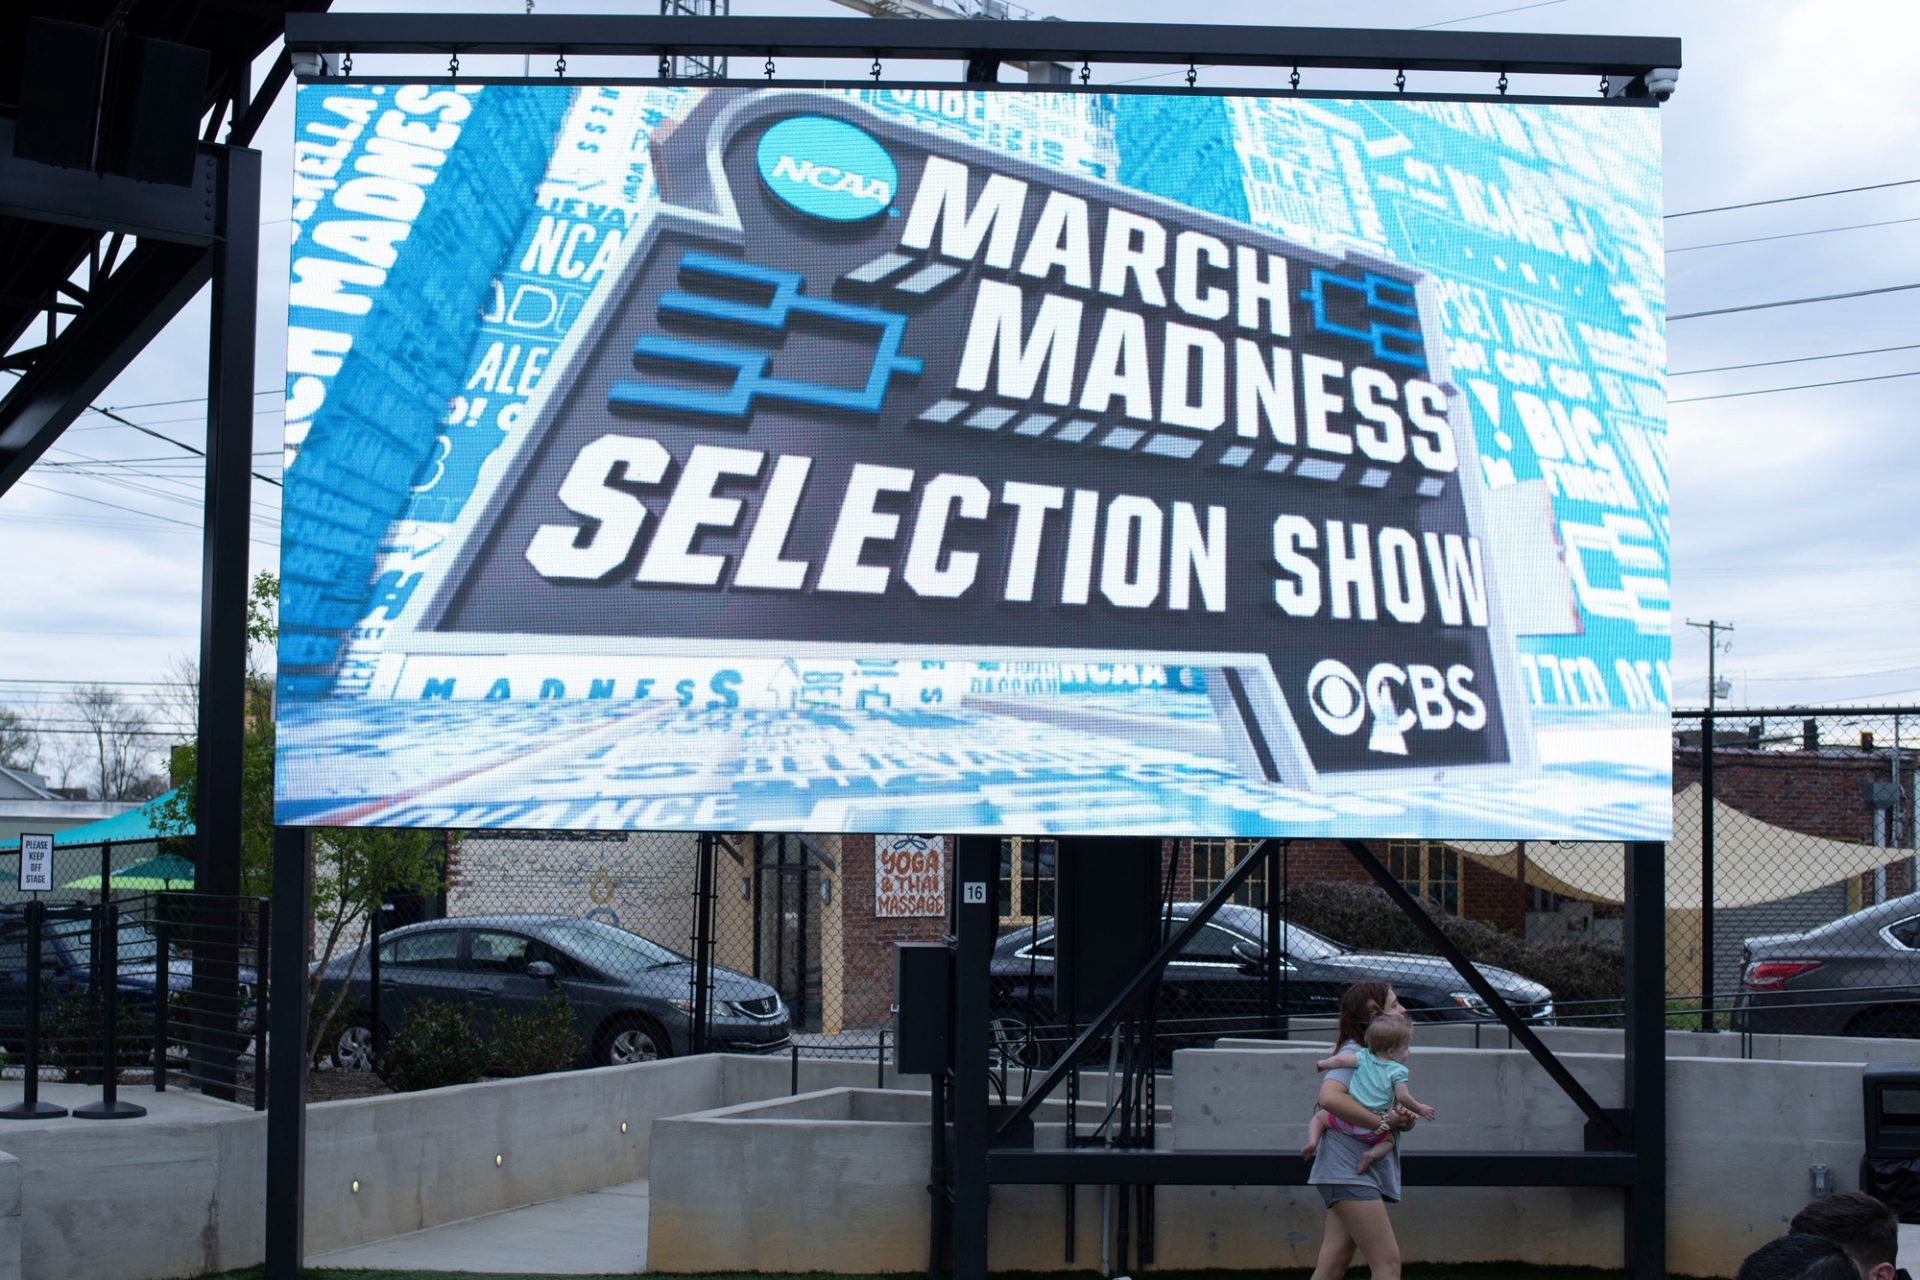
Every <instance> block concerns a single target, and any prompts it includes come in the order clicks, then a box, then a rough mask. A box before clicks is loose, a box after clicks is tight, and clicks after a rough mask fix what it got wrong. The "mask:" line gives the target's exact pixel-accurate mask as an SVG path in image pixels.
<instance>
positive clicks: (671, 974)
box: [315, 915, 792, 1070]
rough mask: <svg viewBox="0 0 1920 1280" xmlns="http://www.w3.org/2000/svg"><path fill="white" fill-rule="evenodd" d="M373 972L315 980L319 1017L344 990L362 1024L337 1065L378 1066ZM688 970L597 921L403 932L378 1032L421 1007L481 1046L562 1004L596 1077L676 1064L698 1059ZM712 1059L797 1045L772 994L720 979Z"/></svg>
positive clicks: (389, 959)
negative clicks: (495, 1026)
mask: <svg viewBox="0 0 1920 1280" xmlns="http://www.w3.org/2000/svg"><path fill="white" fill-rule="evenodd" d="M370 969H371V966H370V965H369V963H368V957H367V954H366V948H364V947H363V948H361V949H359V950H357V951H355V952H353V953H352V954H350V955H344V956H337V957H335V958H334V960H333V961H332V962H331V963H330V964H328V965H327V966H326V968H325V970H324V971H322V972H321V974H320V979H319V982H318V984H317V988H318V989H317V991H316V993H315V1007H316V1008H324V1007H326V1005H327V1003H328V1001H329V1000H330V999H331V997H332V996H333V995H334V994H335V993H336V992H338V991H339V989H340V986H341V984H342V983H344V984H346V985H347V987H348V988H349V990H350V991H351V993H352V995H353V998H354V1001H355V1004H356V1007H357V1009H358V1012H357V1014H356V1015H355V1017H354V1020H353V1022H352V1023H351V1025H349V1026H347V1027H345V1028H344V1029H343V1030H342V1031H341V1032H340V1034H339V1036H338V1038H337V1043H336V1044H334V1045H333V1046H332V1050H331V1052H332V1056H333V1059H334V1062H335V1063H336V1064H338V1065H340V1066H343V1067H351V1068H355V1069H362V1070H364V1069H367V1068H370V1067H371V1066H372V1065H373V1017H372V1008H373V1002H372V999H371V995H372V992H371V984H370V983H369V980H368V979H369V975H370ZM693 972H694V966H693V961H692V960H691V959H689V958H688V957H686V956H684V955H682V954H680V953H679V952H678V951H675V950H673V949H672V948H671V947H665V946H662V945H661V944H659V943H657V942H654V941H652V940H650V939H648V938H643V937H641V936H640V935H639V934H636V933H629V932H627V931H626V930H624V929H618V928H615V927H614V926H612V925H610V924H605V923H603V922H601V921H599V920H587V919H582V918H580V917H577V916H559V915H491V916H463V917H460V918H458V919H452V920H433V921H428V922H427V923H424V924H415V925H408V926H406V927H405V928H401V929H395V930H393V931H392V932H390V933H386V934H383V935H382V936H381V938H380V1021H381V1024H382V1026H383V1028H384V1029H385V1031H386V1033H387V1034H388V1035H391V1034H392V1033H393V1032H394V1030H395V1029H397V1028H398V1027H399V1026H400V1023H401V1022H402V1021H403V1020H404V1019H405V1018H406V1016H407V1011H408V1010H409V1009H410V1008H412V1007H413V1005H414V1003H415V1002H417V1001H419V1000H423V999H425V1000H436V1001H446V1002H450V1003H456V1004H460V1005H462V1006H464V1008H465V1009H466V1011H467V1013H468V1015H469V1017H470V1018H471V1019H472V1021H473V1024H474V1027H475V1029H476V1030H477V1031H479V1032H480V1033H481V1034H482V1035H486V1034H487V1033H488V1031H489V1030H490V1029H491V1026H492V1023H493V1020H494V1018H495V1017H496V1016H498V1015H503V1014H516V1013H524V1012H526V1011H528V1010H530V1009H532V1008H534V1007H535V1006H537V1005H538V1004H539V1003H540V1002H541V1001H542V1000H544V999H545V998H546V997H547V995H548V993H549V992H552V991H555V990H558V991H561V992H564V993H565V994H566V997H567V1000H568V1003H569V1004H571V1005H572V1008H573V1017H574V1030H575V1031H577V1032H578V1033H579V1036H580V1042H581V1043H582V1044H583V1045H585V1046H586V1048H587V1054H588V1056H589V1058H590V1059H591V1060H592V1061H593V1062H594V1063H596V1064H598V1065H602V1066H605V1065H610V1064H614V1063H624V1062H645V1061H648V1060H650V1059H653V1058H667V1057H674V1056H677V1055H679V1054H684V1053H686V1052H688V1050H689V1049H690V1048H691V1047H692V1038H693V1018H692V1012H693V1002H692V995H693ZM711 1004H712V1018H711V1021H710V1022H709V1024H708V1026H709V1034H708V1047H709V1048H710V1049H712V1050H714V1051H715V1052H720V1053H774V1052H778V1051H780V1050H782V1049H785V1048H786V1047H787V1046H788V1044H789V1043H791V1039H792V1037H791V1035H790V1026H789V1022H790V1018H789V1014H788V1012H787V1008H786V1005H785V1004H784V1003H783V1002H782V1001H781V999H780V995H779V993H778V992H776V991H775V990H774V989H773V988H772V987H770V986H768V985H767V984H766V983H764V982H760V981H758V980H757V979H754V978H750V977H748V976H747V975H746V974H744V973H736V972H734V971H733V970H731V969H723V968H721V967H719V966H717V965H716V966H714V968H713V988H712V996H711Z"/></svg>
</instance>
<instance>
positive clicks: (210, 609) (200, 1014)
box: [190, 147, 260, 1101]
mask: <svg viewBox="0 0 1920 1280" xmlns="http://www.w3.org/2000/svg"><path fill="white" fill-rule="evenodd" d="M215 201H216V219H217V223H218V229H219V234H220V239H219V240H217V241H216V242H215V244H214V246H213V248H212V250H211V251H210V252H211V253H212V256H213V263H212V267H213V316H212V320H211V322H210V332H209V334H208V361H207V469H206V478H207V494H206V527H205V531H204V534H203V540H202V554H201V569H200V723H199V736H198V760H197V765H196V769H195V784H194V785H195V804H194V810H195V811H194V824H195V829H196V831H197V833H198V835H199V839H200V859H199V865H198V866H197V867H196V868H195V871H194V891H195V893H196V894H198V895H200V901H199V902H198V903H197V904H196V905H198V907H199V908H200V909H199V910H198V911H197V912H195V916H196V920H195V925H196V929H197V931H198V936H197V937H196V938H195V940H194V941H195V946H194V952H193V1000H194V1018H193V1034H192V1044H191V1049H190V1054H191V1058H192V1068H191V1070H192V1074H193V1075H194V1076H195V1077H196V1078H197V1079H199V1080H200V1081H201V1082H202V1087H203V1088H204V1089H206V1091H207V1092H208V1093H209V1094H211V1095H213V1096H214V1097H218V1098H224V1099H227V1100H229V1101H231V1100H232V1098H233V1082H234V1058H235V1056H236V1049H235V1046H236V1044H237V1043H238V1040H239V1027H240V1007H239V994H240V991H239V970H240V966H239V952H240V946H239V942H240V940H239V931H238V930H237V929H234V928H232V927H223V926H226V917H227V912H229V911H231V910H232V909H233V908H234V907H235V906H236V905H237V902H238V899H239V896H240V825H241V819H240V813H241V794H240V791H241V773H242V768H243V761H242V756H243V754H244V749H245V748H244V741H245V736H246V717H247V553H248V551H249V549H250V548H251V546H252V543H251V542H250V540H249V537H250V528H249V519H250V516H249V513H250V508H251V500H252V495H251V486H252V484H253V477H252V475H251V474H250V473H251V471H252V469H253V467H252V463H253V458H252V454H253V400H254V396H253V342H254V312H255V307H256V303H257V299H258V294H259V288H258V285H259V279H258V277H259V265H260V264H259V257H260V154H259V153H258V152H257V151H245V150H241V149H238V148H232V147H229V148H223V149H221V151H220V152H219V164H218V167H217V177H216V183H215Z"/></svg>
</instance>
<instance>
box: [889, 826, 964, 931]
mask: <svg viewBox="0 0 1920 1280" xmlns="http://www.w3.org/2000/svg"><path fill="white" fill-rule="evenodd" d="M873 914H874V915H876V916H880V917H890V916H944V915H946V914H947V842H946V840H945V838H943V837H941V836H897V835H896V836H875V837H874V841H873Z"/></svg>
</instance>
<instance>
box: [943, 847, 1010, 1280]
mask: <svg viewBox="0 0 1920 1280" xmlns="http://www.w3.org/2000/svg"><path fill="white" fill-rule="evenodd" d="M957 846H958V847H957V848H956V850H955V856H954V861H955V865H956V867H957V868H958V872H959V876H958V878H959V881H960V899H959V904H958V907H957V911H958V914H959V924H958V926H957V928H956V929H955V948H956V950H955V955H954V966H953V970H954V971H953V1150H952V1152H951V1153H950V1154H951V1167H952V1169H953V1276H954V1280H986V1275H987V1123H988V1116H987V1085H988V1081H987V1066H988V1057H989V1054H990V1049H989V1046H988V1044H987V1020H988V1016H989V1010H988V1003H989V1001H988V980H987V967H988V963H989V961H990V960H991V958H992V955H993V941H994V923H995V921H996V920H998V919H999V907H998V905H997V901H996V900H997V898H998V897H999V892H998V891H999V875H998V872H999V864H1000V841H999V838H998V837H995V836H961V837H959V839H958V841H957Z"/></svg>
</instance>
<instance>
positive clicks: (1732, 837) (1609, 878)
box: [1446, 783, 1914, 908]
mask: <svg viewBox="0 0 1920 1280" xmlns="http://www.w3.org/2000/svg"><path fill="white" fill-rule="evenodd" d="M1703 802H1704V797H1703V795H1702V792H1701V790H1700V784H1699V783H1694V784H1693V785H1692V786H1690V787H1687V788H1686V789H1685V790H1684V791H1680V792H1678V793H1676V794H1675V795H1674V797H1673V839H1672V840H1670V841H1668V842H1667V905H1668V907H1670V908H1678V907H1696V906H1698V905H1699V904H1700V843H1701V840H1700V838H1701V831H1702V826H1703V823H1702V818H1703V816H1704V814H1703V809H1702V806H1703ZM1713 825H1714V840H1713V846H1714V857H1713V900H1714V904H1715V905H1716V906H1721V907H1749V906H1755V905H1757V904H1759V903H1763V902H1774V901H1777V900H1778V899H1781V898H1791V897H1793V896H1794V895H1796V894H1801V893H1808V892H1811V891H1812V890H1815V889H1819V888H1823V887H1825V886H1827V885H1831V884H1835V883H1838V882H1839V881H1842V880H1845V879H1847V878H1848V877H1849V876H1856V875H1860V874H1862V873H1863V872H1868V871H1873V870H1875V869H1876V868H1879V867H1883V866H1886V865H1887V864H1888V863H1893V862H1902V861H1905V860H1906V859H1908V858H1911V857H1913V856H1914V851H1913V850H1911V849H1886V848H1880V847H1878V846H1875V845H1868V844H1855V843H1852V842H1851V841H1847V840H1830V839H1826V838H1824V837H1821V836H1810V835H1807V834H1806V833H1804V832H1800V831H1793V830H1790V829H1788V828H1786V827H1777V826H1775V825H1773V824H1772V823H1770V822H1763V821H1761V820H1760V819H1759V818H1756V817H1754V816H1753V815H1752V814H1750V813H1744V812H1742V811H1741V810H1739V809H1736V808H1734V807H1733V806H1732V805H1729V804H1724V803H1722V802H1721V801H1718V800H1715V801H1714V802H1713ZM1446 844H1447V846H1448V847H1449V848H1453V849H1458V850H1459V851H1460V852H1461V853H1463V854H1465V855H1466V856H1467V857H1469V858H1472V859H1473V860H1474V861H1475V862H1478V863H1480V864H1481V865H1482V866H1484V867H1487V868H1489V869H1491V870H1494V871H1498V872H1499V873H1500V874H1501V875H1504V876H1509V877H1512V876H1514V875H1515V874H1516V872H1517V870H1518V868H1519V862H1520V859H1519V856H1518V847H1517V846H1516V844H1515V843H1514V842H1513V841H1511V840H1449V841H1447V842H1446ZM1526 881H1527V883H1528V884H1529V885H1531V886H1533V887H1534V888H1537V889H1544V890H1546V891H1547V892H1549V893H1555V894H1559V895H1560V896H1561V897H1566V898H1584V899H1587V900H1588V901H1592V902H1616V903H1617V902H1623V901H1625V898H1626V887H1627V883H1626V882H1627V859H1626V846H1625V845H1621V844H1600V843H1593V842H1574V841H1553V840H1530V841H1528V842H1527V845H1526Z"/></svg>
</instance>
